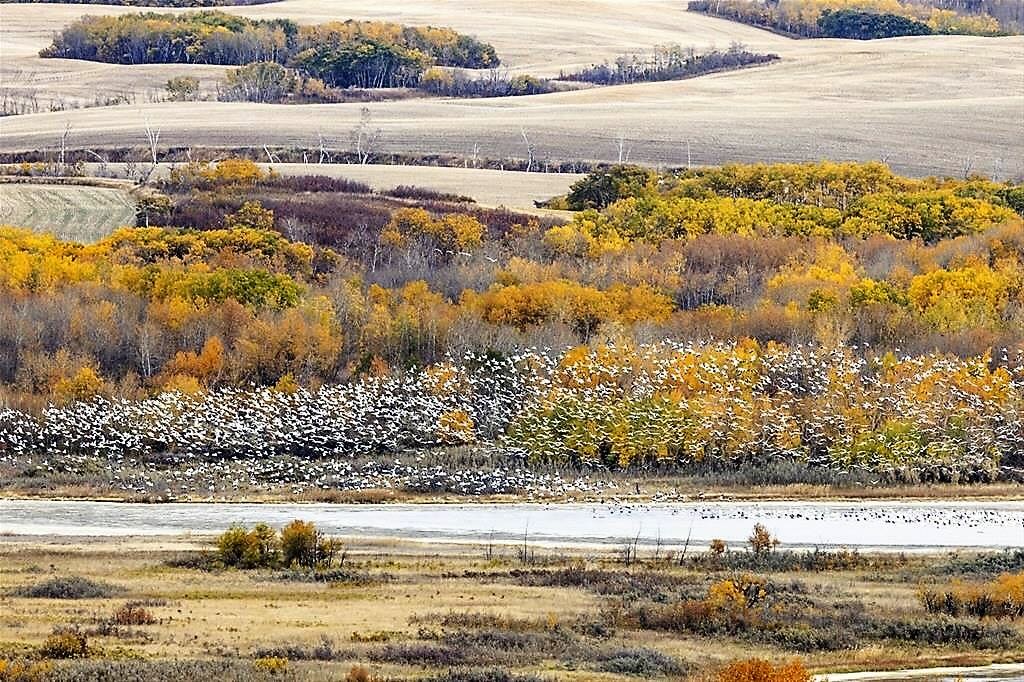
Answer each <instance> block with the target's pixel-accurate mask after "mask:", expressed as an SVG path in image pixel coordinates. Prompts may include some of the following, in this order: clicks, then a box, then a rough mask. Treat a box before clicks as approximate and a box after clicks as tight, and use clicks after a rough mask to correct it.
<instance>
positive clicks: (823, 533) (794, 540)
mask: <svg viewBox="0 0 1024 682" xmlns="http://www.w3.org/2000/svg"><path fill="white" fill-rule="evenodd" d="M295 518H301V519H304V520H308V521H313V522H315V523H316V524H317V526H318V527H320V528H321V529H322V530H324V531H325V532H327V533H329V534H332V535H339V536H348V537H398V538H411V539H420V540H444V541H481V540H483V541H487V540H492V541H495V542H522V541H523V538H524V536H526V538H527V539H528V541H529V542H531V543H549V544H554V545H564V546H594V545H602V544H618V543H623V542H627V541H634V540H637V541H638V543H639V544H640V545H644V546H650V545H654V544H657V543H659V542H660V543H661V544H662V545H664V546H666V547H680V546H683V545H684V544H687V542H688V543H689V545H690V546H692V547H696V546H702V545H706V544H707V543H708V541H710V540H711V539H713V538H721V539H722V540H725V541H726V542H727V543H729V544H731V545H734V546H735V545H739V544H742V543H745V541H746V538H747V537H748V536H749V535H750V531H751V529H752V528H753V526H754V524H755V523H763V524H764V525H765V526H767V527H768V529H769V530H770V531H771V532H772V533H773V534H774V535H775V536H777V537H778V538H779V539H780V540H781V541H782V545H783V546H788V547H822V548H827V547H849V548H859V549H862V550H869V549H870V550H878V551H927V550H941V549H954V548H958V547H963V548H1005V547H1019V546H1024V502H1001V501H970V502H956V501H949V502H946V501H931V502H889V501H887V502H696V503H664V504H647V505H619V504H601V503H595V504H550V505H545V504H498V505H495V504H388V505H344V504H231V503H169V504H129V503H117V502H84V501H81V502H79V501H51V500H0V534H7V535H11V534H14V535H68V536H100V537H103V536H108V537H109V536H125V535H179V534H185V533H191V534H200V535H204V534H213V533H218V532H220V531H222V530H224V529H225V528H226V527H227V526H229V525H231V524H232V523H244V524H253V523H256V522H259V521H263V522H266V523H269V524H271V525H275V526H280V525H282V524H284V523H287V522H288V521H290V520H292V519H295Z"/></svg>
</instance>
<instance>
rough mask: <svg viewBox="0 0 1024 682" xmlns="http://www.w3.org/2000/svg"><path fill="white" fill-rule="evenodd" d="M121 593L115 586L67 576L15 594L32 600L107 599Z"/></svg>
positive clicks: (16, 590)
mask: <svg viewBox="0 0 1024 682" xmlns="http://www.w3.org/2000/svg"><path fill="white" fill-rule="evenodd" d="M121 591H123V588H121V587H118V586H115V585H108V584H107V583H102V582H97V581H95V580H90V579H89V578H83V577H81V576H67V577H62V578H51V579H50V580H46V581H44V582H41V583H37V584H35V585H28V586H25V587H20V588H17V589H15V590H14V592H13V593H14V595H15V596H17V597H29V598H32V599H106V598H109V597H113V596H114V595H116V594H117V593H118V592H121Z"/></svg>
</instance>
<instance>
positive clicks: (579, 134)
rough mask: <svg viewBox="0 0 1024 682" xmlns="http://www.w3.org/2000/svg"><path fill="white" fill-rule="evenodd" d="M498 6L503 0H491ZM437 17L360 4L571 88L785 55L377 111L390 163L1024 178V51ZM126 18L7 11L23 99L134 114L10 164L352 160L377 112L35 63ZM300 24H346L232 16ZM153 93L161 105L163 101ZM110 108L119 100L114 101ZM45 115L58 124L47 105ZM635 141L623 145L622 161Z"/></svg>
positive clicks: (528, 8) (963, 41)
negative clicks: (811, 167) (62, 153)
mask: <svg viewBox="0 0 1024 682" xmlns="http://www.w3.org/2000/svg"><path fill="white" fill-rule="evenodd" d="M487 2H491V0H487ZM491 9H492V10H493V11H487V7H486V3H485V6H484V7H481V6H478V5H474V6H473V7H472V8H467V7H466V6H464V5H460V4H457V3H427V2H425V1H423V0H419V1H417V2H412V3H402V4H400V5H399V4H393V5H384V6H380V5H378V4H374V3H369V2H359V3H356V4H354V5H351V6H348V7H347V10H346V12H347V16H351V17H352V18H360V19H369V18H374V19H385V20H395V21H401V22H405V23H410V24H423V23H432V24H435V25H450V26H452V27H453V28H456V29H457V30H460V31H464V32H468V33H471V34H473V35H476V36H477V37H478V38H480V39H482V40H486V41H488V42H491V43H493V44H494V45H495V47H496V48H497V49H498V51H499V54H501V55H502V57H503V58H504V59H505V63H506V65H507V66H508V68H509V69H510V70H511V71H514V72H529V73H533V74H535V75H538V76H551V75H556V74H557V73H558V71H559V70H561V69H572V68H576V67H580V66H584V65H587V64H590V63H594V62H597V61H600V60H603V59H607V58H610V57H612V56H614V55H616V54H620V53H622V52H625V51H629V50H637V49H643V48H649V47H650V46H652V45H655V44H658V43H664V42H677V43H680V44H683V45H694V46H696V47H698V48H705V47H709V46H711V45H715V46H717V47H724V46H726V45H727V44H728V43H730V42H732V41H741V42H743V43H745V44H746V45H747V46H748V47H749V48H750V49H752V50H758V51H771V52H776V53H778V54H779V55H780V56H781V57H782V61H781V62H779V63H777V64H775V65H770V66H766V67H758V68H751V69H744V70H740V71H734V72H729V73H720V74H714V75H709V76H704V77H701V78H696V79H692V80H687V81H676V82H665V83H649V84H642V85H630V86H619V87H610V88H592V89H586V90H579V91H574V92H563V93H555V94H550V95H538V96H531V97H519V98H501V99H490V100H429V99H426V100H423V99H420V100H412V101H392V102H380V103H373V104H370V105H369V109H370V111H371V115H372V120H373V125H374V127H379V128H380V129H381V131H382V139H381V143H380V147H381V150H383V151H393V152H407V153H443V154H455V155H464V156H469V155H471V154H472V152H473V150H474V148H476V149H477V150H478V152H479V154H480V155H481V156H483V157H490V158H503V157H516V158H525V157H526V155H527V147H526V143H525V142H524V139H523V132H524V131H525V132H526V134H527V136H528V137H529V140H530V142H531V144H532V145H533V147H534V148H535V155H536V157H537V159H538V160H539V161H540V162H541V163H543V161H544V160H545V159H547V160H556V159H558V160H565V159H583V160H604V161H614V160H617V159H618V158H619V157H620V146H621V147H622V149H623V151H626V152H628V159H629V160H631V161H636V162H644V163H650V164H665V165H682V164H686V163H688V162H689V163H694V164H708V163H720V162H725V161H788V160H798V159H821V158H833V159H883V160H885V161H887V162H888V163H890V164H891V165H892V166H893V167H894V168H895V169H897V170H898V171H900V172H904V173H907V174H912V175H926V174H951V175H958V176H959V175H963V174H964V173H965V172H982V173H988V174H990V175H994V176H997V177H1014V176H1018V175H1021V174H1024V161H1022V160H1021V159H1024V148H1022V144H1021V142H1020V140H1021V131H1022V129H1024V88H1022V87H1021V82H1020V76H1019V74H1020V73H1021V72H1022V69H1024V38H1022V37H1007V38H976V37H960V36H927V37H920V38H899V39H892V40H882V41H871V42H859V41H843V40H819V41H794V40H790V39H787V38H784V37H781V36H777V35H774V34H772V33H769V32H766V31H760V30H758V29H753V28H751V27H747V26H743V25H741V24H736V23H732V22H728V21H725V20H719V19H714V18H710V17H705V16H701V15H697V14H693V13H687V12H686V11H685V9H684V8H682V7H681V6H680V5H679V4H678V3H670V2H667V1H663V0H652V1H647V2H641V3H638V4H636V5H631V6H630V11H629V12H628V13H624V12H623V11H622V8H621V6H619V5H617V4H616V3H611V2H597V1H594V0H589V1H586V2H574V3H570V4H568V5H559V6H558V7H556V8H552V7H548V6H541V5H537V4H535V3H521V4H518V5H514V6H512V7H508V6H507V5H506V4H502V5H501V7H500V8H497V7H494V8H491ZM114 11H123V8H97V7H82V6H75V7H68V6H57V5H54V6H49V5H48V6H45V7H30V6H27V5H17V6H13V7H9V8H5V10H4V13H5V22H4V27H3V29H2V31H3V32H2V38H3V45H4V47H3V52H4V54H3V57H4V58H3V67H2V72H0V76H2V77H3V79H4V80H5V82H6V83H9V84H14V85H9V86H8V89H9V90H20V91H32V90H34V91H36V93H37V95H36V96H37V98H39V99H40V100H42V99H45V98H57V99H63V100H65V101H74V100H78V101H80V102H84V103H91V102H93V101H94V100H96V99H97V98H98V97H99V96H100V95H101V94H106V93H108V94H110V95H111V96H117V95H121V94H125V96H126V97H128V101H129V102H132V103H130V104H126V105H121V106H115V107H103V108H95V109H90V110H81V111H65V112H54V113H40V114H31V115H26V116H18V117H15V118H9V119H7V120H5V121H4V122H3V136H2V141H0V149H2V150H4V151H17V150H29V149H38V148H41V147H45V146H52V145H54V144H55V143H56V141H57V139H58V137H59V134H60V132H61V131H63V130H64V127H65V125H66V124H67V123H68V122H70V123H71V124H72V131H71V136H70V139H69V143H70V144H71V145H73V146H75V147H84V146H92V147H103V146H115V145H118V146H125V145H138V144H142V143H144V142H145V136H144V133H143V128H144V125H145V122H146V121H150V122H151V123H152V124H153V125H155V126H158V127H160V129H161V131H162V136H161V143H162V144H167V145H195V146H203V145H216V146H246V145H253V146H257V147H261V146H263V145H271V146H273V145H280V146H285V145H287V146H308V147H310V148H311V149H313V148H315V147H316V146H317V144H318V140H319V138H320V137H321V136H323V137H324V138H325V139H326V141H327V142H328V143H329V144H330V145H331V146H332V147H333V148H335V149H347V148H348V147H349V146H350V138H351V132H352V130H353V128H354V127H355V126H356V125H357V123H358V121H359V117H360V111H361V109H362V107H363V105H362V104H359V103H352V104H336V105H305V106H285V105H254V104H237V103H216V102H202V103H170V102H166V103H146V100H147V99H157V98H159V94H158V92H157V91H158V89H159V88H160V87H161V85H162V83H163V82H164V81H165V80H166V79H167V78H168V77H170V76H174V75H181V74H184V73H192V74H193V75H196V76H198V77H200V78H201V79H202V80H210V79H212V78H215V77H216V75H217V74H219V73H220V72H221V71H222V67H208V66H183V65H148V66H131V67H125V66H115V65H108V64H97V63H90V62H77V61H72V60H43V59H40V58H38V57H36V56H35V54H36V52H37V51H38V50H39V49H40V48H42V47H45V46H46V45H47V44H48V43H49V40H50V36H51V35H52V33H53V31H55V30H57V29H59V28H60V27H62V26H63V25H65V24H66V23H68V22H69V21H71V20H73V19H74V18H76V17H78V16H80V15H81V14H83V13H86V12H93V13H100V12H103V13H110V12H114ZM231 11H233V12H239V13H242V14H245V15H247V16H261V17H272V16H287V17H291V18H294V19H296V20H298V21H300V22H319V21H324V20H328V19H336V18H339V17H338V15H337V13H336V11H334V9H333V8H332V7H330V6H328V5H327V4H326V3H324V2H322V0H286V1H285V2H281V3H275V4H271V5H263V6H257V7H246V8H232V9H231ZM147 93H148V94H147ZM100 98H101V99H102V97H100ZM41 108H42V110H45V109H46V107H45V106H42V107H41ZM620 140H622V142H623V144H621V145H620Z"/></svg>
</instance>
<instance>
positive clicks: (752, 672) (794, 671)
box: [717, 658, 811, 682]
mask: <svg viewBox="0 0 1024 682" xmlns="http://www.w3.org/2000/svg"><path fill="white" fill-rule="evenodd" d="M810 679H811V676H810V674H809V673H808V672H807V669H806V668H804V664H803V663H801V662H800V661H792V662H791V663H784V664H781V665H779V666H774V665H772V664H771V663H769V662H768V661H765V660H762V659H759V658H750V659H747V660H744V661H735V662H733V663H730V664H729V665H727V666H726V667H725V668H724V669H723V670H722V671H721V672H719V673H718V677H717V680H718V682H807V681H808V680H810Z"/></svg>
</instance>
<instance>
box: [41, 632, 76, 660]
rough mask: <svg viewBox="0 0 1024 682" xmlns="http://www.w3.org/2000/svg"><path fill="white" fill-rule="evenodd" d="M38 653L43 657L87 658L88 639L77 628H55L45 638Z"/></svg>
mask: <svg viewBox="0 0 1024 682" xmlns="http://www.w3.org/2000/svg"><path fill="white" fill-rule="evenodd" d="M38 653H39V655H40V656H42V657H43V658H52V659H66V658H88V657H89V641H88V639H87V638H86V636H85V634H84V633H82V632H80V631H78V630H77V629H65V630H57V631H55V632H54V633H53V634H52V635H50V636H49V637H47V638H46V641H45V642H43V644H42V645H41V646H40V647H39V651H38Z"/></svg>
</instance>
